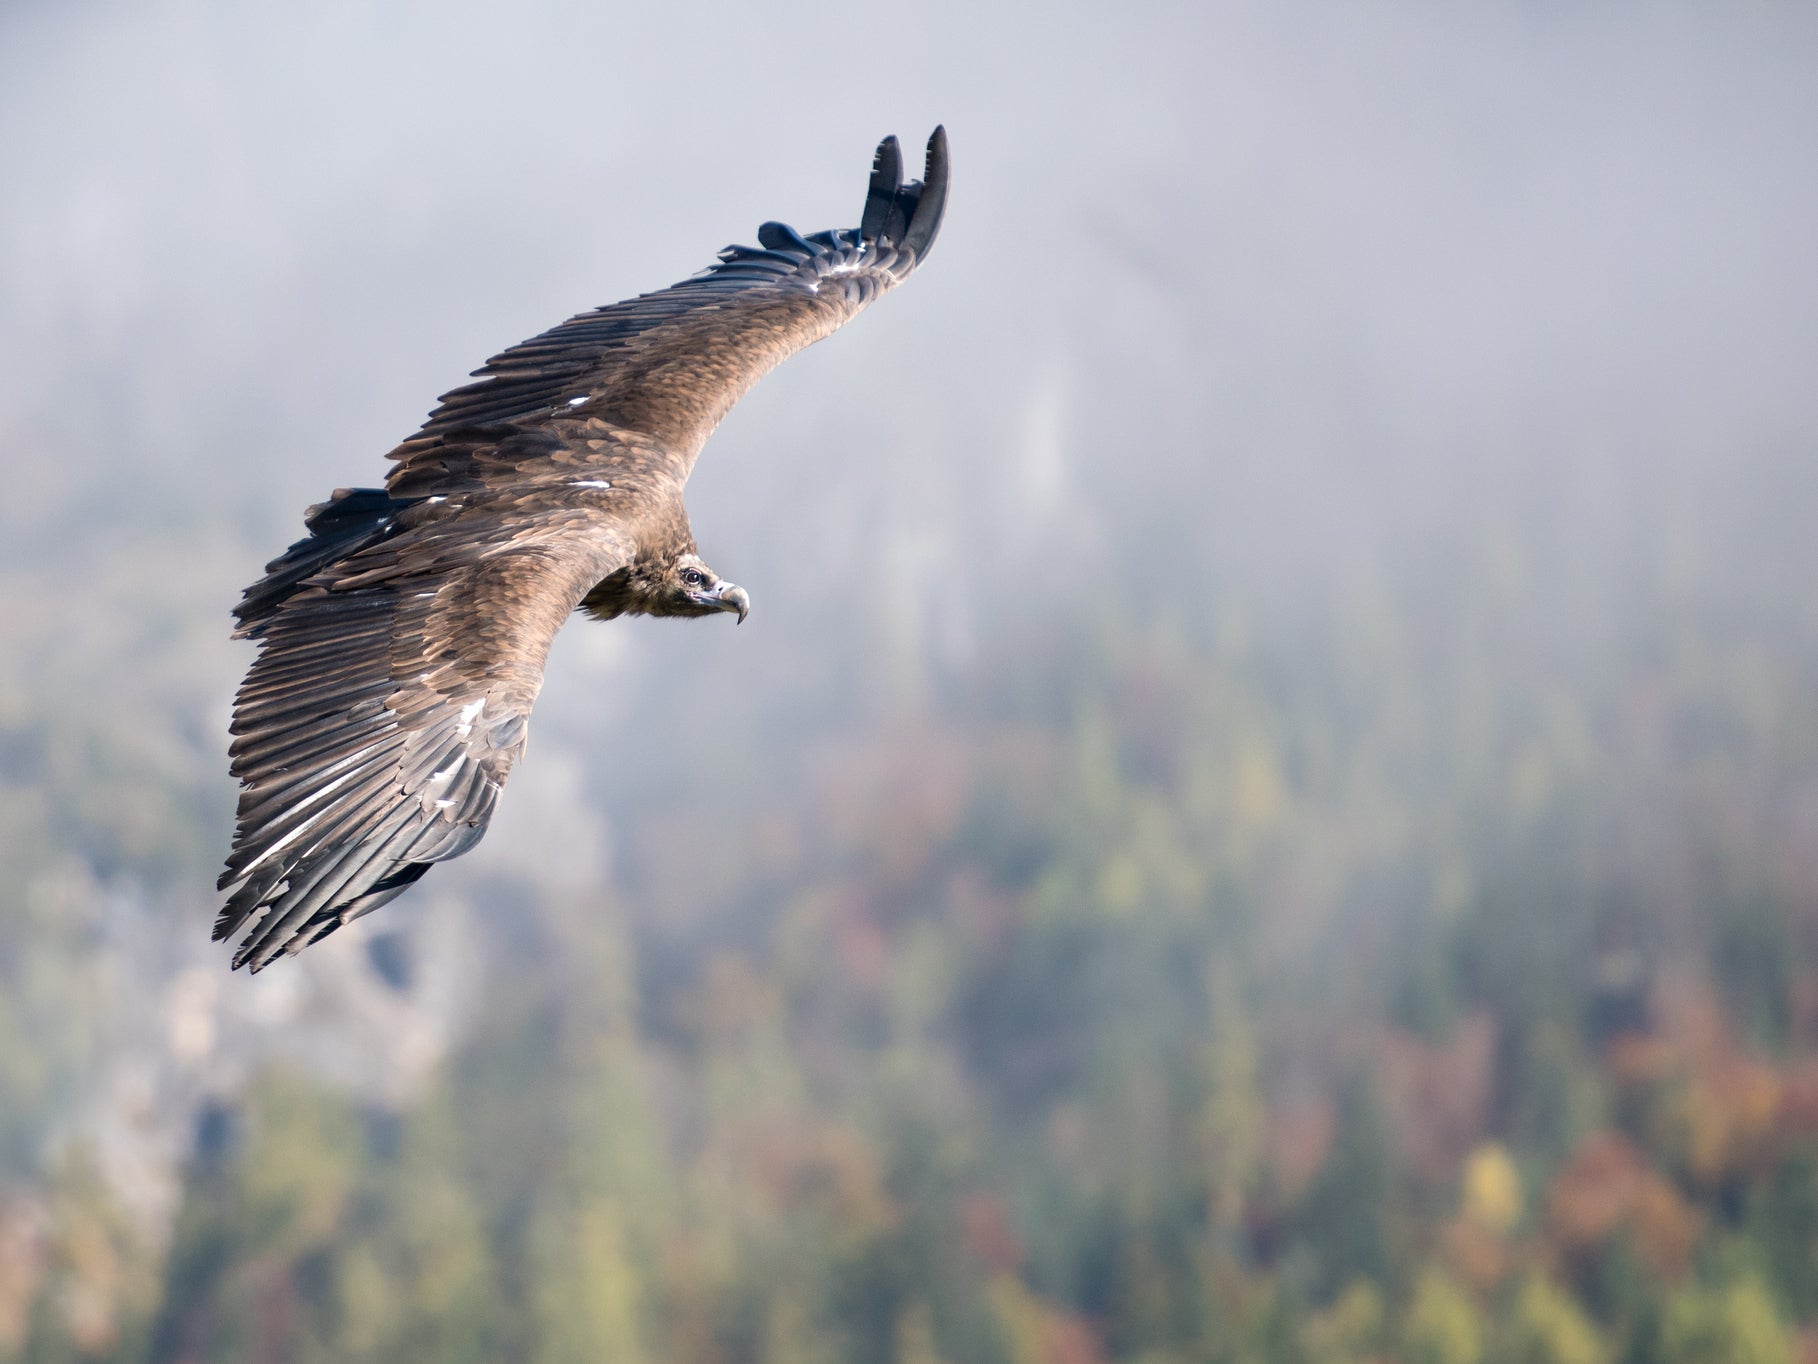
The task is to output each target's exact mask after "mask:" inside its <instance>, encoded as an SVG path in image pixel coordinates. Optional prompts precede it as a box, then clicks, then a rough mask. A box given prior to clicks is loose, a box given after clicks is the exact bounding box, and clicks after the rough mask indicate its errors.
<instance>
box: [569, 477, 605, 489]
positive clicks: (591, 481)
mask: <svg viewBox="0 0 1818 1364" xmlns="http://www.w3.org/2000/svg"><path fill="white" fill-rule="evenodd" d="M568 486H569V487H571V488H610V487H611V486H612V484H610V483H608V482H607V481H606V480H605V479H603V478H580V479H576V480H575V481H574V482H573V483H571V484H569V485H568Z"/></svg>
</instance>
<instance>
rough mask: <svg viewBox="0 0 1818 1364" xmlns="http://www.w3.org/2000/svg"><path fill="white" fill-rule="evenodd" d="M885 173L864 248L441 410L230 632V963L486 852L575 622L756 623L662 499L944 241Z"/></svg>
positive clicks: (937, 183) (270, 577)
mask: <svg viewBox="0 0 1818 1364" xmlns="http://www.w3.org/2000/svg"><path fill="white" fill-rule="evenodd" d="M946 184H947V169H946V139H945V135H944V134H943V133H942V132H941V131H940V130H939V129H936V130H935V133H934V136H933V137H932V138H931V139H930V141H929V144H928V165H927V170H926V173H925V184H923V183H914V184H910V185H903V184H902V183H901V176H900V156H899V154H898V152H897V149H896V142H895V139H894V138H887V139H885V141H884V143H883V144H882V145H881V146H880V147H879V148H878V154H877V158H876V161H875V162H874V164H873V169H872V179H871V185H870V189H869V193H868V195H867V199H866V204H865V211H864V215H863V220H862V223H861V226H860V227H859V228H858V229H855V230H846V231H840V232H824V233H817V234H815V235H814V236H812V237H803V236H800V235H799V234H797V233H796V232H794V231H793V229H790V228H787V227H784V226H783V225H781V224H779V223H765V224H764V225H763V226H762V227H761V228H759V230H758V236H759V241H760V243H761V246H760V247H758V248H750V247H729V248H727V249H726V250H725V251H723V252H721V254H720V261H719V263H718V264H717V265H715V266H713V267H711V268H710V269H708V270H706V271H703V272H702V273H701V274H699V275H696V276H695V277H693V278H692V279H689V280H685V281H683V282H682V283H680V284H678V285H675V286H674V287H672V288H670V289H666V290H663V291H661V292H659V293H655V294H647V295H644V296H642V297H640V298H636V299H631V300H628V301H627V302H624V303H618V304H613V305H611V306H608V307H605V308H600V309H597V310H595V311H593V312H589V313H583V314H581V315H580V316H578V317H574V318H571V319H569V320H568V321H567V322H564V323H562V324H561V325H559V326H557V327H554V328H552V329H551V330H549V331H547V332H545V333H543V334H542V335H541V336H538V337H534V338H532V339H531V340H529V341H526V342H524V343H523V344H522V345H519V346H515V347H513V348H512V349H510V350H508V351H505V352H504V353H502V354H500V355H498V356H495V357H494V358H493V359H492V360H490V361H488V362H487V364H486V365H485V367H484V368H482V369H481V370H479V371H477V374H478V376H479V379H478V382H476V383H472V384H468V385H466V386H465V387H462V388H459V389H456V390H455V391H454V392H452V393H449V394H446V395H445V396H444V397H443V399H442V401H441V405H440V406H439V407H437V408H436V410H435V411H434V412H433V413H431V414H430V417H429V420H428V421H427V422H426V423H425V424H424V426H423V428H422V430H421V431H419V432H418V433H417V434H415V435H414V436H412V437H410V438H409V439H408V440H406V441H405V442H404V443H403V444H402V445H400V446H398V447H397V449H395V450H393V451H392V452H391V456H390V457H391V459H392V460H394V461H395V462H396V463H395V467H394V468H393V469H392V471H391V475H390V477H389V478H388V480H387V482H386V486H385V488H384V490H383V491H381V490H377V489H353V490H347V489H342V490H340V491H338V492H337V493H336V494H335V496H334V497H333V498H332V499H331V500H330V501H328V502H325V503H322V504H321V505H319V506H316V507H313V508H311V509H310V512H309V515H308V517H307V518H306V524H307V525H308V528H309V531H310V535H309V536H308V538H306V539H304V540H301V541H299V542H298V543H297V544H295V545H293V546H292V547H291V548H290V550H289V551H288V552H287V553H285V554H284V555H283V556H282V557H280V558H278V559H276V560H274V561H273V562H272V563H271V564H270V565H268V566H267V572H266V576H265V577H264V578H262V579H261V580H260V581H259V582H257V583H255V584H254V585H253V586H252V587H250V588H248V589H247V592H246V594H245V597H244V599H243V600H242V601H241V603H240V605H239V606H238V607H237V608H236V612H235V614H236V616H237V617H238V619H239V628H238V630H237V632H236V633H237V634H238V635H240V636H243V637H250V638H253V639H256V640H257V641H259V645H260V652H259V656H258V658H257V660H256V661H255V662H254V664H253V666H252V669H251V671H250V672H249V673H248V674H247V677H246V681H245V682H244V683H243V684H242V685H241V688H240V691H239V694H238V695H237V697H236V698H235V703H234V720H233V733H234V735H235V738H234V741H233V745H232V749H231V753H232V762H233V774H234V775H235V776H236V777H238V778H239V780H240V782H241V788H242V789H241V793H240V803H239V810H238V819H237V826H236V830H235V837H234V847H233V851H232V852H231V853H230V855H229V857H228V861H227V869H226V871H225V872H224V873H223V874H222V877H221V883H220V884H221V888H222V889H223V890H226V891H227V892H228V899H227V903H226V906H225V907H224V908H223V909H222V911H221V914H220V917H219V918H218V919H217V921H216V923H215V937H216V938H217V939H219V938H225V937H227V936H229V935H230V934H233V933H236V932H238V931H239V930H240V929H241V928H242V927H243V926H245V925H247V924H248V923H249V922H250V923H251V929H250V931H249V932H248V934H247V936H246V938H245V939H244V941H243V942H242V944H241V946H240V948H239V950H238V951H237V952H236V954H235V957H234V965H235V966H240V965H242V964H247V965H250V966H251V968H252V969H253V970H255V971H257V970H258V969H260V968H261V967H262V966H264V965H266V964H267V963H268V962H270V961H271V960H272V959H273V958H274V957H275V956H277V955H278V954H280V953H282V952H296V951H298V950H300V949H301V948H303V947H304V946H307V945H308V944H309V943H311V942H314V941H316V940H317V939H319V938H321V937H323V936H325V935H327V934H328V933H331V932H333V931H334V930H335V929H336V928H338V927H340V926H341V925H342V924H344V923H347V922H349V921H351V920H352V919H354V918H357V917H358V916H360V915H361V914H365V913H368V912H370V911H371V910H373V909H376V908H378V907H379V906H380V905H382V904H384V903H386V902H387V901H388V900H391V899H392V898H394V897H395V896H397V895H398V894H400V893H402V891H403V890H404V889H406V888H407V887H408V886H410V885H411V884H412V883H414V882H415V881H416V880H418V879H419V878H420V877H421V876H422V875H423V874H424V872H426V871H427V870H428V869H429V868H430V866H432V865H433V864H434V863H436V862H441V861H446V860H448V859H449V858H451V857H456V856H458V855H460V854H461V853H463V852H465V851H467V849H469V848H471V847H472V846H473V845H474V844H475V843H477V842H478V841H479V839H480V836H481V835H482V834H483V833H484V831H485V828H486V824H487V821H488V819H489V818H490V817H491V814H492V810H493V806H494V803H495V802H496V801H497V799H498V795H499V791H500V788H501V787H502V786H503V785H504V782H505V779H506V777H507V776H508V775H509V774H510V772H511V768H512V765H513V764H514V763H515V762H516V761H517V759H518V757H519V755H520V754H521V753H522V752H523V749H524V739H525V727H526V722H527V720H528V718H529V715H530V709H531V706H532V704H533V703H534V702H535V700H536V696H537V692H538V691H539V690H540V689H541V687H542V680H543V665H544V661H545V659H546V658H547V656H548V651H549V645H550V642H551V641H552V640H553V639H554V637H555V633H556V631H557V630H559V629H560V628H561V626H562V624H563V622H564V621H566V620H567V619H568V617H569V616H570V615H571V614H572V613H573V612H574V611H575V610H576V609H577V608H580V609H583V610H585V611H586V612H587V613H588V614H589V615H591V616H593V617H595V618H597V619H602V620H610V619H612V618H614V617H616V616H619V615H628V614H631V615H635V614H647V615H679V616H691V615H710V614H716V613H719V612H722V611H731V612H736V613H737V614H738V616H739V618H740V619H741V620H743V619H744V616H745V613H746V611H747V609H748V607H749V598H748V597H747V595H746V593H745V592H744V590H743V589H742V588H738V587H735V586H733V585H732V584H730V583H726V582H724V581H722V580H721V579H720V578H719V577H718V576H717V575H716V574H714V573H713V571H712V570H711V569H709V568H708V567H707V566H706V564H704V563H703V562H702V561H701V559H700V557H699V556H698V554H697V553H696V551H695V545H694V537H693V534H692V532H691V531H690V529H689V525H688V515H687V511H686V509H685V508H684V506H683V502H682V491H683V487H684V485H685V484H686V482H687V479H688V475H689V473H690V471H691V470H692V469H693V467H694V462H695V459H696V457H697V456H698V455H699V453H700V450H701V446H702V445H703V444H704V443H705V441H706V439H707V437H708V435H709V434H710V433H711V432H712V430H713V428H714V427H715V426H716V425H718V423H719V421H720V419H721V418H723V417H724V416H725V415H726V413H727V412H728V411H729V410H730V409H731V407H732V405H733V404H734V403H735V402H736V401H737V400H738V399H739V397H740V396H741V395H743V394H744V392H745V391H746V390H747V389H749V388H750V387H751V385H752V384H753V383H755V382H756V381H757V380H758V379H759V378H760V377H762V375H764V374H765V373H766V372H768V371H769V370H770V369H772V368H774V367H775V366H776V365H777V364H779V363H780V362H781V361H782V360H784V359H786V358H787V357H788V356H790V355H792V354H794V353H795V352H796V351H798V350H800V349H802V347H804V346H806V345H809V344H810V343H812V342H814V341H817V340H820V339H821V338H822V337H824V336H826V335H829V334H830V333H832V332H833V331H835V330H836V329H837V328H839V327H840V326H841V325H843V324H844V323H845V322H846V321H848V320H849V319H850V318H852V317H853V316H855V315H856V314H857V313H858V312H859V311H860V310H862V309H863V308H864V307H865V306H866V305H867V304H869V303H870V302H871V301H872V300H873V299H874V298H876V297H877V296H879V295H880V294H882V293H884V292H885V291H887V290H888V289H890V288H892V287H894V286H895V285H896V284H897V283H899V282H901V280H903V279H904V278H907V276H908V275H909V273H910V272H911V271H912V270H913V269H914V268H915V267H916V265H917V264H918V263H919V262H920V260H921V259H922V258H923V257H924V256H925V255H926V253H927V251H928V248H929V246H930V245H931V244H932V243H933V240H934V236H935V233H936V231H937V230H938V228H939V226H940V218H941V212H942V209H943V207H944V203H945V197H946Z"/></svg>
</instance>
